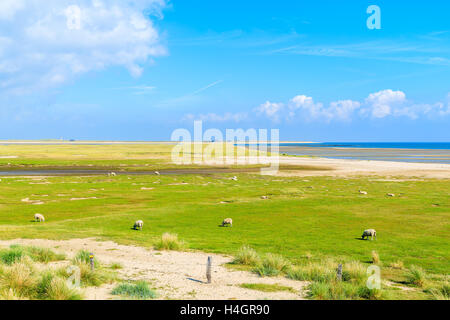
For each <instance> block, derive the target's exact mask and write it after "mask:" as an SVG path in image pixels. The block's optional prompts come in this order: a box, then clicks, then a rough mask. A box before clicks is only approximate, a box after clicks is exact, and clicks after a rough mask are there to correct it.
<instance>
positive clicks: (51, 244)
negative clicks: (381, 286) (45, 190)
mask: <svg viewBox="0 0 450 320" xmlns="http://www.w3.org/2000/svg"><path fill="white" fill-rule="evenodd" d="M11 244H23V245H34V246H39V247H46V248H51V249H53V250H54V251H56V252H61V253H66V254H67V257H68V259H70V258H71V257H73V256H74V255H75V254H76V252H77V251H79V250H81V249H85V250H88V251H91V252H94V253H95V256H96V257H97V259H99V261H100V262H102V263H104V264H106V265H108V264H111V263H114V262H115V263H120V264H121V265H122V266H123V269H120V270H118V272H119V275H120V277H121V278H123V279H125V280H126V279H129V280H146V281H148V282H150V283H151V284H152V287H154V288H156V291H157V292H158V294H159V299H187V300H197V299H201V300H219V299H220V300H228V299H237V300H259V299H270V300H278V299H279V300H282V299H289V300H294V299H304V296H305V292H304V290H305V286H306V285H307V283H306V282H300V281H293V280H289V279H286V278H283V277H277V278H261V277H259V276H257V275H256V274H253V273H251V272H245V271H232V270H230V269H229V268H226V267H224V266H223V264H225V263H227V262H230V261H231V260H232V258H231V257H228V256H222V255H216V254H206V253H203V252H175V251H170V252H168V251H161V252H160V251H154V250H149V249H146V248H142V247H135V246H124V245H118V244H116V243H114V242H111V241H107V242H100V241H96V240H95V239H73V240H67V241H53V240H37V239H36V240H22V239H19V240H8V241H0V246H9V245H11ZM208 256H212V259H213V268H212V283H211V284H207V283H205V282H206V261H207V258H208ZM243 283H264V284H279V285H283V286H287V287H291V288H293V289H294V290H295V293H294V292H287V291H283V292H270V293H266V292H261V291H256V290H250V289H244V288H241V287H239V285H240V284H243ZM114 286H115V285H114V284H113V285H104V286H102V287H100V288H88V289H86V290H84V295H85V298H86V299H88V300H105V299H118V297H116V296H112V295H111V294H110V292H111V290H112V289H113V288H114Z"/></svg>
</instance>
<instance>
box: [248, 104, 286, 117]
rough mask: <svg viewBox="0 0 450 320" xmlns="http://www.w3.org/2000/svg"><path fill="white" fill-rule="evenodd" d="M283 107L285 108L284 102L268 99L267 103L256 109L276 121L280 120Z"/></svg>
mask: <svg viewBox="0 0 450 320" xmlns="http://www.w3.org/2000/svg"><path fill="white" fill-rule="evenodd" d="M283 108H284V104H283V103H273V102H270V101H266V102H265V103H263V104H262V105H260V106H259V107H257V108H256V109H255V111H256V112H257V113H258V114H263V115H265V116H266V117H268V118H270V119H272V120H274V121H278V120H279V113H280V112H281V111H282V109H283Z"/></svg>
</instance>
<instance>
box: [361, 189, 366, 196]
mask: <svg viewBox="0 0 450 320" xmlns="http://www.w3.org/2000/svg"><path fill="white" fill-rule="evenodd" d="M359 193H360V194H364V195H367V191H361V190H359Z"/></svg>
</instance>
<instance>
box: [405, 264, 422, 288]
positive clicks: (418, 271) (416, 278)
mask: <svg viewBox="0 0 450 320" xmlns="http://www.w3.org/2000/svg"><path fill="white" fill-rule="evenodd" d="M426 278H427V275H426V273H425V271H424V270H423V269H422V268H420V267H417V266H414V265H412V266H411V267H410V268H409V272H408V273H406V279H407V280H406V281H407V282H408V283H409V284H413V285H416V286H418V287H423V285H424V283H425V280H426Z"/></svg>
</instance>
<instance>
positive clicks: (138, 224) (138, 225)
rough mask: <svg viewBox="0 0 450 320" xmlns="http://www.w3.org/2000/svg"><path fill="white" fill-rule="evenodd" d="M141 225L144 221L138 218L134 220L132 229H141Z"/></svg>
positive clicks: (142, 225)
mask: <svg viewBox="0 0 450 320" xmlns="http://www.w3.org/2000/svg"><path fill="white" fill-rule="evenodd" d="M143 227H144V221H142V220H138V221H136V222H135V223H134V227H133V229H134V230H137V229H139V230H141V231H142V228H143Z"/></svg>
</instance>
